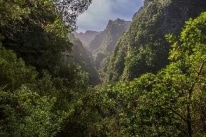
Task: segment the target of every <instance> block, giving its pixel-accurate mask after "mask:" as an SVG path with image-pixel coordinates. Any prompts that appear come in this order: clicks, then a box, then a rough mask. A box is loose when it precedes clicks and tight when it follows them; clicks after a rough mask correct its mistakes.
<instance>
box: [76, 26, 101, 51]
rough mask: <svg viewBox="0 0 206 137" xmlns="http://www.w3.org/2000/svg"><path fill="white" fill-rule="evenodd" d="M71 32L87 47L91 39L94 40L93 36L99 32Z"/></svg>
mask: <svg viewBox="0 0 206 137" xmlns="http://www.w3.org/2000/svg"><path fill="white" fill-rule="evenodd" d="M73 34H74V36H75V37H76V38H78V39H79V40H80V41H81V42H82V44H83V45H84V47H86V48H88V46H89V44H90V43H91V41H92V40H94V38H95V36H96V35H98V34H99V32H96V31H91V30H88V31H86V32H85V33H82V32H80V33H78V32H73Z"/></svg>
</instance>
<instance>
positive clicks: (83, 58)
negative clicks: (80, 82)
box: [65, 34, 100, 85]
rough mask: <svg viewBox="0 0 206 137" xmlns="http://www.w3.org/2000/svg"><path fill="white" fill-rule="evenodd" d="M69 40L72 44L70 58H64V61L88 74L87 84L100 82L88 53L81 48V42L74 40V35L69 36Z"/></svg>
mask: <svg viewBox="0 0 206 137" xmlns="http://www.w3.org/2000/svg"><path fill="white" fill-rule="evenodd" d="M69 39H70V40H71V42H72V43H73V49H72V55H71V56H72V57H69V58H65V61H67V62H68V63H71V62H72V63H76V64H78V65H80V66H81V68H82V70H83V71H85V72H87V73H88V76H89V84H90V85H97V84H98V83H99V82H100V80H99V76H98V73H97V71H96V69H95V68H94V65H93V64H92V61H91V60H92V59H91V58H90V57H89V53H88V51H87V50H86V49H85V48H84V47H83V45H82V42H81V41H80V40H79V39H78V38H75V36H74V35H72V34H70V35H69Z"/></svg>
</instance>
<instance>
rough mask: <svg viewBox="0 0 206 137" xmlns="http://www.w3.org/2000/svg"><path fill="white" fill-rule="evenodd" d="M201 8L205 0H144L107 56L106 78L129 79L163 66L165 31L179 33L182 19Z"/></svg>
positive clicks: (191, 16)
mask: <svg viewBox="0 0 206 137" xmlns="http://www.w3.org/2000/svg"><path fill="white" fill-rule="evenodd" d="M205 10H206V2H205V0H145V2H144V5H143V6H142V7H141V8H140V9H139V11H138V12H137V13H135V15H134V17H133V20H132V23H131V25H130V27H129V29H128V31H127V32H126V33H124V34H123V35H122V36H121V38H120V40H119V41H118V43H117V45H116V48H115V50H114V52H113V53H112V55H111V56H110V58H109V60H108V64H107V66H108V67H107V68H106V70H105V72H106V74H107V75H106V81H118V80H131V79H133V78H136V77H139V76H140V75H141V74H143V73H147V72H151V73H156V72H157V71H159V70H160V69H161V68H163V67H165V66H166V65H167V64H168V63H169V62H168V59H167V58H168V52H169V49H170V46H169V43H168V42H167V40H166V38H165V35H166V34H169V33H172V34H179V33H180V31H181V29H182V27H183V25H184V23H185V21H186V20H188V19H189V18H194V17H197V16H198V15H199V14H200V13H201V12H202V11H205Z"/></svg>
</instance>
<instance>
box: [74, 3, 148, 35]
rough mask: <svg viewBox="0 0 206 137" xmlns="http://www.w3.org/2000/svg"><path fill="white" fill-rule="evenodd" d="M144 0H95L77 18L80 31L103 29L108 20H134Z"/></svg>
mask: <svg viewBox="0 0 206 137" xmlns="http://www.w3.org/2000/svg"><path fill="white" fill-rule="evenodd" d="M143 1H144V0H93V2H92V4H91V5H90V6H89V8H88V9H87V10H86V11H85V12H84V13H83V14H81V15H79V17H78V18H77V26H78V30H77V31H78V32H85V31H86V30H94V31H102V30H104V29H105V27H106V25H107V23H108V20H115V19H117V18H120V19H124V20H128V21H130V20H132V17H133V15H134V14H135V13H136V12H137V11H138V9H139V8H140V7H141V6H142V5H143Z"/></svg>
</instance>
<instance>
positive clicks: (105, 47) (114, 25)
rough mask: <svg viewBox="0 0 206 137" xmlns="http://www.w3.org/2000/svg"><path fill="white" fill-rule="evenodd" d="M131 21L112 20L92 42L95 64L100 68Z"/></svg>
mask: <svg viewBox="0 0 206 137" xmlns="http://www.w3.org/2000/svg"><path fill="white" fill-rule="evenodd" d="M130 23H131V22H130V21H124V20H121V19H116V20H114V21H112V20H110V21H109V22H108V24H107V27H106V29H105V30H104V31H103V32H101V33H100V34H98V35H97V36H96V37H95V38H94V40H93V41H92V42H91V43H90V46H89V50H90V51H91V52H92V54H93V56H94V63H95V66H96V67H97V68H98V69H99V68H100V66H101V64H102V61H103V59H104V58H105V57H107V56H109V54H110V53H111V52H112V51H113V50H114V47H115V45H116V42H117V41H118V39H119V37H120V36H121V35H122V34H123V33H124V32H125V31H126V30H127V29H128V27H129V25H130Z"/></svg>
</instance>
